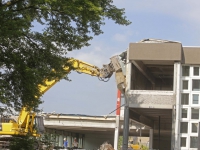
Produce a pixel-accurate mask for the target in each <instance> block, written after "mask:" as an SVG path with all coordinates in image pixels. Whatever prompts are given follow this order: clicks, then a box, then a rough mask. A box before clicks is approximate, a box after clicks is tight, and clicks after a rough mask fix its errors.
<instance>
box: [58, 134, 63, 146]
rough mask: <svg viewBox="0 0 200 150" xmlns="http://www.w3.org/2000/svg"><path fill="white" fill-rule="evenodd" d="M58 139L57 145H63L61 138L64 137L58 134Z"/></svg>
mask: <svg viewBox="0 0 200 150" xmlns="http://www.w3.org/2000/svg"><path fill="white" fill-rule="evenodd" d="M58 139H59V142H58V145H59V146H63V139H64V138H63V135H59V138H58Z"/></svg>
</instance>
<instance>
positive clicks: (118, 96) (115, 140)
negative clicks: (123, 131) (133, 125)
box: [114, 90, 121, 150]
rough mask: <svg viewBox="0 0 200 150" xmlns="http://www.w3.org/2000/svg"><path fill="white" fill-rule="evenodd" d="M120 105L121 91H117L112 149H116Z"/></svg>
mask: <svg viewBox="0 0 200 150" xmlns="http://www.w3.org/2000/svg"><path fill="white" fill-rule="evenodd" d="M120 106H121V92H120V90H118V91H117V106H116V107H117V108H116V124H115V137H114V149H115V150H117V146H118V139H119V121H120V108H121V107H120Z"/></svg>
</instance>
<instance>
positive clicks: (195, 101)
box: [192, 94, 199, 104]
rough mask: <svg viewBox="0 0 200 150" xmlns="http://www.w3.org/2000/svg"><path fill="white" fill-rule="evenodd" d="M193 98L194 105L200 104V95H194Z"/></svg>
mask: <svg viewBox="0 0 200 150" xmlns="http://www.w3.org/2000/svg"><path fill="white" fill-rule="evenodd" d="M192 97H193V98H192V104H199V94H193V95H192Z"/></svg>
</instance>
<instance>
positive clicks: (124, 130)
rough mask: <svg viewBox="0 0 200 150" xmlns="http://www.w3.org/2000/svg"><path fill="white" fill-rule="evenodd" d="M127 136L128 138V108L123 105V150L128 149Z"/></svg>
mask: <svg viewBox="0 0 200 150" xmlns="http://www.w3.org/2000/svg"><path fill="white" fill-rule="evenodd" d="M125 101H127V100H125ZM128 136H129V107H128V105H125V106H124V126H123V145H122V149H123V150H127V149H128Z"/></svg>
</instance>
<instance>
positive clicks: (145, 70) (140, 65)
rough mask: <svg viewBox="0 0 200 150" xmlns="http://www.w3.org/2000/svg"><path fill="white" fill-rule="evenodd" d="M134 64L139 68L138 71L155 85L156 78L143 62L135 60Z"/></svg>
mask: <svg viewBox="0 0 200 150" xmlns="http://www.w3.org/2000/svg"><path fill="white" fill-rule="evenodd" d="M132 63H133V64H134V65H135V66H136V67H137V68H138V70H139V71H140V72H141V73H142V74H143V75H144V76H145V77H146V78H147V79H148V80H149V81H150V82H151V83H152V84H153V85H154V84H155V78H154V76H153V75H152V74H151V72H150V71H149V70H148V68H147V67H146V66H145V65H144V64H143V62H142V61H138V60H133V61H132Z"/></svg>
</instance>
